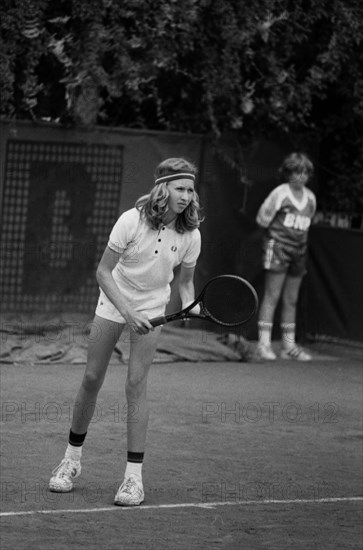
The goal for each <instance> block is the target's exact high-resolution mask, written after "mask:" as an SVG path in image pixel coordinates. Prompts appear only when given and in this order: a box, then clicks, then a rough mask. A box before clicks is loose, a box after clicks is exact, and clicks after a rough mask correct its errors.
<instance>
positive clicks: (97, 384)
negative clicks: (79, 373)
mask: <svg viewBox="0 0 363 550" xmlns="http://www.w3.org/2000/svg"><path fill="white" fill-rule="evenodd" d="M102 383H103V377H100V376H98V375H97V374H94V373H86V374H85V375H84V377H83V380H82V386H83V389H84V390H86V391H87V392H95V391H98V390H99V389H100V388H101V386H102Z"/></svg>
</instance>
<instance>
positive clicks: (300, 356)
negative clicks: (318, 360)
mask: <svg viewBox="0 0 363 550" xmlns="http://www.w3.org/2000/svg"><path fill="white" fill-rule="evenodd" d="M281 358H282V359H292V360H294V361H311V360H312V357H311V355H310V354H309V353H307V352H306V351H304V350H303V349H302V348H301V347H300V346H292V347H291V348H288V349H283V350H281Z"/></svg>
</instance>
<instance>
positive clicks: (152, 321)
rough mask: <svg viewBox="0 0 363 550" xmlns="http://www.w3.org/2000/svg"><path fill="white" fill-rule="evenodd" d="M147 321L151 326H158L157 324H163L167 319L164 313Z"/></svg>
mask: <svg viewBox="0 0 363 550" xmlns="http://www.w3.org/2000/svg"><path fill="white" fill-rule="evenodd" d="M149 323H150V324H151V325H152V326H153V327H158V326H159V325H165V323H167V319H166V317H165V315H161V316H160V317H154V319H149Z"/></svg>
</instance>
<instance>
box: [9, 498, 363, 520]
mask: <svg viewBox="0 0 363 550" xmlns="http://www.w3.org/2000/svg"><path fill="white" fill-rule="evenodd" d="M339 502H363V497H336V498H316V499H308V498H307V499H296V500H289V499H285V500H282V499H281V500H245V501H234V500H232V501H220V502H184V503H180V504H145V505H141V506H115V505H113V506H105V507H103V508H69V509H62V510H57V509H54V510H28V511H27V512H1V513H0V517H12V516H35V515H36V514H50V515H52V514H91V513H95V512H114V511H117V510H122V511H126V510H135V509H137V510H161V509H165V508H166V509H175V508H204V509H213V508H216V507H217V506H252V505H256V504H260V505H261V504H263V505H266V504H274V505H275V506H276V505H279V504H290V505H291V504H314V505H316V504H329V503H339Z"/></svg>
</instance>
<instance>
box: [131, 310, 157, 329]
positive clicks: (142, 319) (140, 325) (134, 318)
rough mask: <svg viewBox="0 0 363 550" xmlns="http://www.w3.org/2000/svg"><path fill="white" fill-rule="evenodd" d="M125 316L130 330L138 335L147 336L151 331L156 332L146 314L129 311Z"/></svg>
mask: <svg viewBox="0 0 363 550" xmlns="http://www.w3.org/2000/svg"><path fill="white" fill-rule="evenodd" d="M123 316H124V318H125V320H126V323H127V324H128V326H129V327H130V329H131V330H132V331H133V332H135V333H136V334H147V333H148V332H149V331H150V330H154V327H153V326H152V324H151V323H150V322H149V319H148V318H147V316H146V315H145V314H144V313H141V312H139V311H134V310H132V311H130V310H129V311H128V312H127V313H126V312H125V313H124V314H123Z"/></svg>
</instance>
